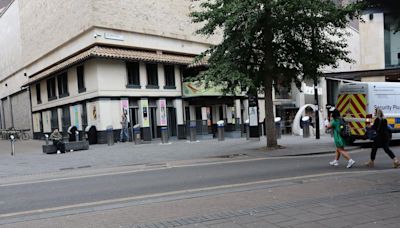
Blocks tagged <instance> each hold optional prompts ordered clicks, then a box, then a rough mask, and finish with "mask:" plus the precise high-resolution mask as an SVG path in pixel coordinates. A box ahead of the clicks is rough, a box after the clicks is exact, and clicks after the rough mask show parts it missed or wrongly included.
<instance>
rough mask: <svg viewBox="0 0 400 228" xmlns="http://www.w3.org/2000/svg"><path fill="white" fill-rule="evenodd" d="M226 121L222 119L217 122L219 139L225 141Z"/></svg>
mask: <svg viewBox="0 0 400 228" xmlns="http://www.w3.org/2000/svg"><path fill="white" fill-rule="evenodd" d="M224 126H225V122H224V121H223V120H220V121H218V122H217V133H218V141H224V140H225V134H224V133H225V128H224Z"/></svg>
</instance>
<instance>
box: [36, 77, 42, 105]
mask: <svg viewBox="0 0 400 228" xmlns="http://www.w3.org/2000/svg"><path fill="white" fill-rule="evenodd" d="M35 89H36V103H37V104H41V103H42V94H41V93H42V91H41V88H40V82H39V83H37V84H36V85H35Z"/></svg>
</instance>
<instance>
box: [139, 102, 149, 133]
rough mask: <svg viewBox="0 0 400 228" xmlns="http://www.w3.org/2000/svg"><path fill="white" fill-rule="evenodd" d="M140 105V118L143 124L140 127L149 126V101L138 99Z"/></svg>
mask: <svg viewBox="0 0 400 228" xmlns="http://www.w3.org/2000/svg"><path fill="white" fill-rule="evenodd" d="M140 107H141V109H142V118H143V126H142V127H150V120H149V118H150V116H149V115H150V114H149V101H148V100H140Z"/></svg>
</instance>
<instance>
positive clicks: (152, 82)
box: [146, 63, 160, 89]
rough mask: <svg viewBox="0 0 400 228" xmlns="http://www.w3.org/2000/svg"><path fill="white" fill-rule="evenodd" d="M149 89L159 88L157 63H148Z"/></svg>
mask: <svg viewBox="0 0 400 228" xmlns="http://www.w3.org/2000/svg"><path fill="white" fill-rule="evenodd" d="M146 73H147V86H146V88H147V89H159V88H160V86H159V85H158V65H157V63H146Z"/></svg>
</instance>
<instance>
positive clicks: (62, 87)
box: [57, 71, 69, 98]
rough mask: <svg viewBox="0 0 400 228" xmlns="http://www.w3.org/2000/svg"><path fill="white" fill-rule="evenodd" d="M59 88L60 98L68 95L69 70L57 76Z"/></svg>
mask: <svg viewBox="0 0 400 228" xmlns="http://www.w3.org/2000/svg"><path fill="white" fill-rule="evenodd" d="M57 88H58V96H59V98H63V97H68V96H69V93H68V72H67V71H65V72H62V73H61V74H59V75H58V76H57Z"/></svg>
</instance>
